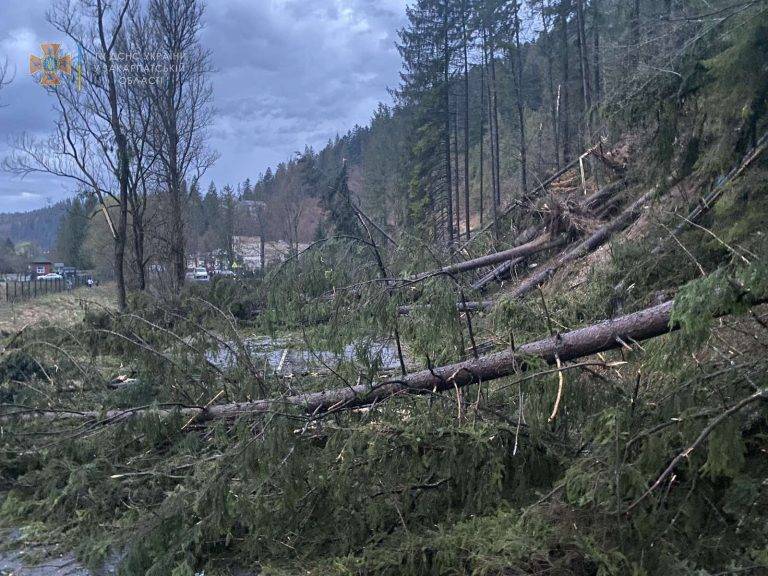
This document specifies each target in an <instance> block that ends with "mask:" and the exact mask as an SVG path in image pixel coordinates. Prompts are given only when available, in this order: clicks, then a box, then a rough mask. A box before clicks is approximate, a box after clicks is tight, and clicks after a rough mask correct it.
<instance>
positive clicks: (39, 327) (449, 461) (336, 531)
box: [0, 0, 768, 576]
mask: <svg viewBox="0 0 768 576" xmlns="http://www.w3.org/2000/svg"><path fill="white" fill-rule="evenodd" d="M179 1H182V0H153V2H156V3H158V4H156V5H162V6H171V5H175V4H174V3H175V2H179ZM184 1H188V2H191V3H192V4H195V2H194V0H184ZM407 10H408V13H407V15H408V22H409V24H408V25H407V26H406V28H405V29H403V30H402V31H400V35H399V38H400V43H399V49H400V54H401V56H402V60H403V71H402V81H401V84H400V85H399V86H398V87H397V89H396V90H395V91H394V97H395V102H396V104H395V105H394V106H393V107H391V108H389V107H384V106H382V107H380V108H379V109H378V110H377V111H376V113H375V115H374V118H373V121H372V123H371V125H370V126H368V127H362V128H357V129H355V130H354V131H353V132H351V133H350V134H348V135H347V136H344V137H342V138H339V139H337V140H336V141H333V142H331V143H329V145H328V146H327V147H325V148H323V149H322V150H319V151H317V152H315V151H312V150H310V149H307V150H305V152H304V153H303V154H299V155H298V156H297V157H295V158H293V159H290V160H288V161H286V163H285V164H283V165H281V166H280V167H279V168H278V169H277V170H276V171H275V172H272V171H271V170H270V171H268V172H265V174H264V175H263V176H260V177H259V178H258V179H256V180H255V181H254V183H253V184H252V183H251V182H250V181H248V182H247V183H242V184H241V185H239V186H238V187H237V193H235V191H234V189H232V188H229V189H228V190H227V193H226V194H223V195H221V196H219V193H218V192H216V197H224V198H229V199H230V201H232V200H233V199H234V197H235V196H236V195H239V197H240V198H241V199H246V200H252V201H253V202H254V203H253V204H252V206H253V207H254V210H258V211H259V212H258V215H261V216H268V224H265V221H262V220H259V216H258V215H254V219H253V220H252V221H250V225H252V226H253V227H254V229H259V230H261V231H265V230H267V229H269V230H270V232H269V234H273V235H277V234H285V235H286V237H287V238H289V239H290V242H291V244H292V246H294V247H295V248H296V249H294V250H293V252H292V254H291V255H290V257H289V258H287V259H286V260H285V261H283V262H280V263H277V264H275V265H274V266H271V267H268V268H267V269H266V270H265V271H264V274H263V275H257V276H255V277H247V278H246V277H237V276H233V277H222V278H219V279H217V280H216V281H213V282H210V283H200V284H195V285H191V286H190V285H186V286H185V285H183V283H182V285H181V286H176V287H174V288H172V289H168V290H152V289H150V288H146V287H139V286H138V285H137V286H134V287H132V288H131V289H130V290H128V293H127V298H126V299H125V301H124V302H119V306H118V307H116V308H115V309H112V308H108V307H104V306H101V305H96V304H94V303H89V302H88V300H87V298H84V299H83V301H82V304H81V305H82V315H81V317H80V318H78V320H77V321H76V322H75V323H74V324H70V325H67V326H60V325H56V324H48V323H46V322H38V323H33V324H30V325H25V326H24V327H23V329H22V330H21V331H20V332H18V333H12V334H6V335H4V340H3V341H2V346H3V347H2V351H1V352H0V382H2V387H0V401H1V402H2V404H0V424H2V426H0V447H2V450H0V472H1V473H2V476H1V480H0V491H2V492H1V494H2V495H0V498H1V499H2V507H1V508H0V526H2V527H4V528H5V529H6V530H8V533H9V534H11V533H13V534H17V535H18V534H20V536H19V537H17V546H28V547H31V548H32V549H33V550H35V551H39V548H40V546H41V544H40V543H41V542H42V543H43V544H42V546H43V547H46V546H49V544H48V543H52V544H50V547H51V548H50V549H47V552H49V553H55V554H58V553H61V552H64V551H71V550H73V551H74V552H75V554H76V555H77V558H78V559H79V560H80V561H81V562H82V563H84V564H87V565H88V566H91V567H93V568H103V567H105V566H106V567H109V566H117V572H118V573H119V574H124V575H152V576H164V575H167V574H171V575H173V576H193V575H196V574H216V575H219V574H220V575H234V574H244V573H245V574H264V575H267V574H274V575H297V574H312V575H318V576H319V575H323V576H324V575H327V574H339V575H347V576H349V575H359V576H373V575H391V576H396V575H398V576H399V575H413V576H421V575H430V576H449V575H463V574H467V575H473V576H507V575H509V576H511V575H518V574H520V575H522V574H536V575H543V574H548V575H563V576H565V575H570V576H606V575H619V574H621V575H623V574H632V575H636V576H646V575H647V576H652V575H665V576H666V575H672V576H677V575H679V576H683V575H690V574H696V575H699V576H715V575H725V574H756V575H759V574H768V547H767V545H766V543H767V542H768V520H767V519H766V515H765V510H768V481H767V480H766V479H767V478H768V460H766V453H768V361H767V360H766V354H765V350H766V347H768V236H767V235H766V227H765V223H766V220H767V219H768V200H767V198H768V196H767V195H766V193H767V192H768V185H767V184H766V183H767V182H768V132H766V130H768V3H766V2H765V1H761V0H751V1H740V0H707V1H706V2H704V1H702V2H699V1H698V0H632V1H628V2H627V1H623V0H622V1H619V0H550V1H540V0H537V1H534V0H531V1H528V2H518V1H511V2H508V1H500V0H416V1H414V2H412V3H410V5H409V7H408V8H407ZM132 167H133V164H131V165H130V166H127V167H126V168H131V169H132ZM190 192H191V196H192V198H193V199H194V200H193V202H191V203H190V205H191V206H195V205H198V204H199V205H200V206H199V207H198V214H199V215H202V216H201V219H200V221H201V222H202V221H205V224H204V226H203V228H200V229H205V230H207V231H209V232H211V233H213V232H215V230H217V227H216V224H215V223H216V221H217V220H216V218H215V217H211V216H205V215H206V214H216V212H215V211H213V210H210V209H206V208H205V207H204V204H205V202H206V198H208V199H209V200H212V199H213V197H214V194H213V192H214V191H213V189H211V190H209V193H208V194H205V195H204V194H201V192H199V191H198V190H195V189H191V190H190ZM195 198H196V199H195ZM225 205H226V204H225ZM163 206H165V204H163ZM209 208H210V207H209ZM187 209H189V207H187ZM225 212H226V211H225ZM190 213H192V212H186V214H190ZM218 214H219V216H218V218H219V219H221V220H223V219H224V218H225V216H223V215H222V214H223V213H221V212H219V213H218ZM191 221H192V220H187V221H185V222H184V224H185V225H186V226H187V228H186V231H187V233H189V231H190V226H192V224H190V222H191ZM192 229H193V230H197V229H198V228H192ZM310 230H311V234H312V238H313V241H312V242H311V243H310V244H309V246H308V247H307V248H306V249H304V250H301V251H300V250H298V249H297V248H298V246H297V245H298V242H299V237H300V235H302V234H307V233H308V231H310ZM124 231H125V230H124ZM181 238H182V239H183V238H184V236H183V235H182V236H181ZM172 239H173V240H179V238H178V237H177V238H172ZM185 241H186V242H193V241H199V242H206V240H205V239H204V238H203V237H202V236H201V237H199V238H196V239H194V238H193V239H192V240H190V238H189V237H187V239H186V240H185ZM170 244H171V243H170V242H168V243H167V244H166V243H160V244H158V245H157V246H158V248H157V250H158V252H159V253H160V254H162V255H166V254H168V253H170V252H172V250H173V248H171V247H169V246H170ZM115 246H117V248H118V249H119V244H118V243H115ZM165 262H170V260H165ZM131 274H132V272H131Z"/></svg>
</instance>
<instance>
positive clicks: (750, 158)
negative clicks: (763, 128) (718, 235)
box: [653, 133, 768, 254]
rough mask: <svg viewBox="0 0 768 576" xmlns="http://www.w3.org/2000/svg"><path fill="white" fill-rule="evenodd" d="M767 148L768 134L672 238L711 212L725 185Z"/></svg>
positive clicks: (680, 226)
mask: <svg viewBox="0 0 768 576" xmlns="http://www.w3.org/2000/svg"><path fill="white" fill-rule="evenodd" d="M766 147H768V133H766V134H763V136H762V137H761V138H760V140H758V141H757V144H756V145H755V147H754V148H752V150H751V151H750V152H748V153H747V154H746V156H744V159H743V160H742V161H741V162H740V163H739V164H737V165H736V166H734V167H733V168H732V169H731V171H730V172H728V174H726V175H725V176H724V177H723V178H722V179H721V180H720V181H719V182H717V184H715V187H714V188H713V189H712V190H711V191H710V193H709V194H707V195H706V196H704V197H703V198H700V199H699V203H698V204H697V206H696V207H695V208H694V209H693V210H691V212H690V213H689V214H688V216H686V217H685V218H684V219H683V221H682V222H680V223H679V224H678V225H677V226H675V228H674V230H672V233H671V234H670V237H674V236H678V235H679V234H680V233H681V232H683V231H684V230H685V229H686V228H687V227H688V226H689V225H690V224H691V223H696V222H698V221H699V220H700V219H701V217H702V216H704V215H705V214H706V213H707V212H709V211H710V210H711V209H712V207H713V206H714V205H715V204H716V203H717V201H718V200H720V197H721V196H722V195H723V194H724V193H725V185H726V184H728V183H729V182H731V181H733V180H735V179H736V178H738V177H739V176H740V175H741V173H742V172H744V170H746V169H747V167H749V165H750V164H752V162H753V161H754V160H755V158H757V157H758V156H760V154H762V153H763V152H764V151H765V149H766ZM661 249H662V246H661V245H659V246H656V248H654V249H653V253H654V254H658V253H659V251H660V250H661Z"/></svg>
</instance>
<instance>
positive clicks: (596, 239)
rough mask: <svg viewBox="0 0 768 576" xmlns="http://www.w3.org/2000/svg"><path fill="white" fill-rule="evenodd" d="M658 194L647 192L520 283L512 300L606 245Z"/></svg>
mask: <svg viewBox="0 0 768 576" xmlns="http://www.w3.org/2000/svg"><path fill="white" fill-rule="evenodd" d="M655 194H656V189H655V188H654V189H653V190H651V191H650V192H646V193H645V194H643V195H642V196H641V197H640V198H639V199H637V200H635V201H634V202H633V203H632V204H631V205H630V206H628V207H627V208H626V209H625V210H624V211H623V212H622V213H621V214H619V216H617V217H616V218H614V219H613V220H612V221H611V222H609V223H608V224H606V225H605V226H601V227H600V228H598V229H597V230H596V231H595V232H594V233H593V234H592V235H591V236H589V237H588V238H586V239H585V240H583V241H582V242H580V243H579V244H577V245H576V246H574V247H573V248H572V249H571V250H568V251H567V252H564V253H563V254H561V255H560V256H558V257H557V258H556V259H555V261H554V262H553V263H552V264H550V265H549V266H545V267H544V268H542V269H541V270H539V271H538V272H535V273H534V274H532V275H531V276H529V277H528V278H526V279H525V280H523V282H522V283H520V284H519V285H518V286H517V287H516V288H515V289H514V290H513V291H512V292H511V293H510V296H511V297H512V298H522V297H523V296H525V295H526V294H528V293H529V292H531V291H532V290H535V289H536V288H537V287H538V286H540V285H541V284H543V283H544V282H546V281H547V280H549V278H550V277H551V276H552V275H553V274H554V273H555V272H556V271H557V270H559V269H560V268H562V267H563V266H565V265H566V264H568V263H570V262H573V261H574V260H578V259H579V258H581V257H583V256H586V255H587V254H589V253H590V252H593V251H595V250H596V249H597V248H599V247H600V246H602V245H603V244H605V243H606V242H607V241H608V240H610V239H611V237H612V236H613V235H614V234H616V233H617V232H620V231H621V230H623V229H624V228H626V227H627V226H629V224H630V223H631V222H633V221H634V220H636V219H637V217H638V216H639V213H640V211H641V210H642V209H643V207H644V206H645V205H646V204H647V203H648V201H649V200H651V198H653V196H654V195H655Z"/></svg>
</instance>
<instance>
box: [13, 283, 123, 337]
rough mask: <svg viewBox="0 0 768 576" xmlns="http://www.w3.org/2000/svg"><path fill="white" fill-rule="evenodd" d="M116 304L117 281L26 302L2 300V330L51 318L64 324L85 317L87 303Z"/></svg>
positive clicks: (94, 304) (14, 330) (99, 304)
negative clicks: (115, 287) (115, 283)
mask: <svg viewBox="0 0 768 576" xmlns="http://www.w3.org/2000/svg"><path fill="white" fill-rule="evenodd" d="M89 303H90V304H91V305H92V306H106V307H110V308H114V307H115V289H114V284H112V283H109V284H104V285H102V286H98V287H93V288H85V287H84V288H77V289H75V290H72V291H70V292H60V293H58V294H48V295H45V296H41V297H39V298H36V299H33V300H26V301H23V302H14V303H12V302H1V303H0V334H4V333H13V332H16V331H18V330H21V329H22V328H24V327H25V326H27V325H33V324H37V323H41V322H48V323H52V324H57V325H60V326H67V325H71V324H74V323H75V322H78V321H79V320H81V319H82V317H83V313H84V311H85V309H86V307H87V306H88V305H89Z"/></svg>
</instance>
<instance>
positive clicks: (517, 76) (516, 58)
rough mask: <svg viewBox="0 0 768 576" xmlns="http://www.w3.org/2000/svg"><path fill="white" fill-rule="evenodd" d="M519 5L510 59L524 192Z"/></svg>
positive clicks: (525, 180)
mask: <svg viewBox="0 0 768 576" xmlns="http://www.w3.org/2000/svg"><path fill="white" fill-rule="evenodd" d="M519 12H520V5H519V4H518V3H517V2H515V14H514V23H515V30H514V35H515V52H514V54H510V60H511V61H512V63H513V64H514V86H515V100H516V105H517V121H518V124H519V131H520V188H521V190H522V193H523V194H525V193H526V191H527V190H528V174H527V171H528V160H527V147H526V141H525V114H524V107H523V59H522V56H521V54H520V14H519Z"/></svg>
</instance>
